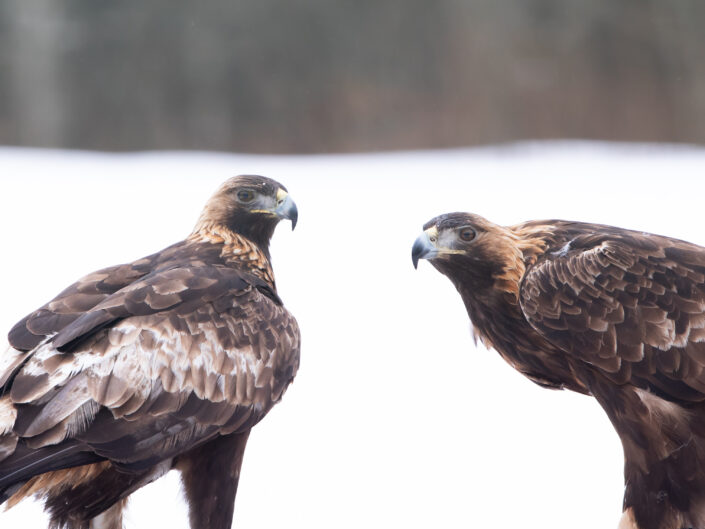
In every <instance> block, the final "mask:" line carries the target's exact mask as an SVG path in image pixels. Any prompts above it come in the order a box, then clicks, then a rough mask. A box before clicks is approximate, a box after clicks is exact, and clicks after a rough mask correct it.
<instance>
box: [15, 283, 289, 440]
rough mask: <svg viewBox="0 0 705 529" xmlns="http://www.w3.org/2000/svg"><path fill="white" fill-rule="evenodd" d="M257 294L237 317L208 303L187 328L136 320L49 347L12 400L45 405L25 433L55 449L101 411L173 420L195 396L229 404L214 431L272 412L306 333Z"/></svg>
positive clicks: (166, 320)
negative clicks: (69, 345)
mask: <svg viewBox="0 0 705 529" xmlns="http://www.w3.org/2000/svg"><path fill="white" fill-rule="evenodd" d="M249 296H251V297H252V298H254V299H250V300H248V301H250V302H251V301H254V303H245V304H243V306H241V307H239V309H238V311H236V312H235V314H236V316H233V315H232V314H229V313H227V312H225V313H223V312H219V311H217V310H215V308H214V307H213V306H212V305H210V304H207V305H204V306H202V307H200V308H199V309H197V311H196V312H194V313H193V314H190V315H189V316H188V318H187V320H186V322H183V321H182V320H179V319H178V318H179V316H178V315H176V314H175V313H170V312H165V313H158V314H153V315H147V316H133V317H131V318H128V319H126V320H123V321H121V322H118V323H117V324H115V325H114V326H113V327H112V328H111V329H109V330H102V331H99V332H98V333H96V334H95V335H93V336H91V337H90V338H89V339H87V340H86V342H85V343H83V344H81V345H80V346H79V348H78V349H77V350H76V351H74V352H72V353H62V352H59V351H57V350H56V349H55V348H53V346H52V345H51V344H50V343H47V344H44V345H43V346H40V347H39V348H38V349H37V350H36V351H35V354H34V355H33V356H32V358H30V360H29V361H28V362H27V364H26V365H25V366H24V367H23V368H22V370H21V371H20V373H19V374H18V376H17V377H16V379H15V381H14V383H13V388H12V392H11V394H10V395H11V398H12V401H13V402H15V403H20V402H22V403H30V402H31V403H33V404H42V405H43V408H42V410H41V411H40V412H39V413H38V414H37V416H36V417H34V418H33V419H32V420H31V422H30V423H29V424H25V425H24V426H23V428H22V430H23V431H22V432H20V433H21V434H22V435H23V436H27V437H31V438H32V439H31V441H30V442H31V444H32V445H33V446H42V445H46V444H53V443H56V442H60V441H61V440H62V439H64V438H66V437H67V436H73V435H76V434H78V433H81V432H82V431H85V428H86V427H87V426H88V425H89V424H90V422H91V421H92V420H93V418H94V417H95V414H96V413H97V411H98V405H101V406H105V407H107V408H110V409H111V411H112V412H113V415H114V416H115V417H126V418H128V419H130V416H131V415H132V414H139V413H143V412H145V411H148V412H149V414H150V415H159V414H162V413H170V412H174V411H176V409H178V408H180V407H181V406H182V405H183V404H184V403H185V401H186V400H187V398H188V395H189V394H191V393H193V394H194V395H195V396H196V397H198V398H199V399H201V400H202V401H209V402H211V403H213V404H216V403H224V404H226V407H225V408H223V409H222V410H221V411H218V412H217V413H216V412H214V413H216V415H215V416H213V420H214V421H216V422H215V423H211V424H225V423H226V422H227V421H228V420H229V419H230V417H232V416H233V414H234V413H236V412H238V410H240V411H239V412H238V413H242V409H243V408H245V407H249V408H250V409H251V410H252V411H253V412H254V414H255V415H258V414H260V413H261V412H262V411H265V412H266V411H267V410H268V409H269V408H270V407H271V406H272V405H273V404H274V403H275V402H277V401H278V400H279V399H280V398H281V395H282V393H283V391H284V389H285V387H286V386H287V384H288V382H289V381H290V380H289V379H287V380H281V377H279V378H277V376H276V373H278V372H286V373H291V376H292V377H293V373H294V372H295V370H296V367H297V366H298V348H299V347H298V328H297V327H296V324H295V321H294V320H293V318H291V316H290V315H289V314H288V312H286V310H285V309H284V308H283V307H281V306H279V305H276V304H275V303H272V302H270V301H269V300H268V299H267V298H265V297H264V296H263V295H262V294H261V293H259V292H258V291H256V290H251V291H249ZM273 322H276V323H277V324H279V328H277V327H275V326H274V325H275V323H273ZM288 366H293V367H290V368H289V370H288V371H287V370H286V369H284V368H285V367H288ZM292 369H293V371H292ZM160 395H164V396H165V397H166V395H172V396H170V397H168V398H161V397H160ZM155 403H156V404H155ZM247 416H249V414H248V415H247ZM243 417H244V418H247V417H246V416H243ZM243 420H244V419H243ZM229 427H232V425H229ZM184 435H186V434H184ZM189 435H190V434H189ZM28 441H29V440H28Z"/></svg>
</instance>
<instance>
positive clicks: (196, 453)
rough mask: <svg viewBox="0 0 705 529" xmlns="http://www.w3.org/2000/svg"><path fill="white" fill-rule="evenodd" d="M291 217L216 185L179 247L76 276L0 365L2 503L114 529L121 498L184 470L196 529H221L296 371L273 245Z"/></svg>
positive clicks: (293, 337)
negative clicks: (256, 442) (28, 502)
mask: <svg viewBox="0 0 705 529" xmlns="http://www.w3.org/2000/svg"><path fill="white" fill-rule="evenodd" d="M281 219H290V220H291V222H292V226H295V225H296V220H297V209H296V205H295V204H294V202H293V201H292V199H291V198H290V197H289V195H288V193H287V191H286V189H285V188H284V187H283V186H282V185H280V184H279V183H277V182H275V181H274V180H271V179H269V178H264V177H261V176H251V175H246V176H238V177H235V178H231V179H230V180H228V181H226V182H225V183H224V184H223V185H222V186H221V187H220V188H219V189H218V191H217V192H216V193H215V194H214V195H213V196H212V197H211V199H210V200H209V201H208V203H207V204H206V206H205V208H204V210H203V212H202V214H201V216H200V218H199V220H198V223H197V224H196V227H195V229H194V231H193V232H192V233H191V235H189V236H188V237H187V238H186V239H185V240H183V241H181V242H179V243H176V244H174V245H173V246H170V247H168V248H166V249H164V250H162V251H160V252H157V253H155V254H153V255H150V256H148V257H145V258H143V259H139V260H138V261H135V262H133V263H130V264H124V265H118V266H113V267H110V268H105V269H103V270H99V271H97V272H94V273H92V274H89V275H87V276H86V277H84V278H82V279H80V280H79V281H77V282H76V283H74V284H73V285H71V286H69V287H68V288H67V289H66V290H64V291H63V292H61V293H60V294H59V295H58V296H56V297H55V298H54V299H53V300H51V301H50V302H49V303H47V304H46V305H44V306H43V307H41V308H39V309H38V310H36V311H34V312H33V313H31V314H29V315H28V316H27V317H25V318H24V319H22V320H21V321H20V322H19V323H17V324H16V325H15V326H14V327H13V328H12V330H11V331H10V333H9V336H8V338H9V342H10V346H11V348H10V349H9V350H8V351H7V352H5V354H4V355H2V356H0V503H3V502H5V501H6V500H9V502H8V504H9V505H13V504H15V503H16V502H17V501H19V500H21V499H23V498H25V497H27V496H31V495H36V496H39V497H40V498H42V499H44V500H45V509H46V510H47V511H48V513H49V515H50V518H51V522H50V523H51V526H52V527H66V528H69V529H83V528H88V527H101V528H106V529H119V528H121V527H122V509H123V507H124V505H125V502H126V500H127V497H128V496H129V495H130V494H131V493H132V492H134V491H135V490H137V489H139V488H140V487H142V486H144V485H146V484H147V483H150V482H151V481H154V480H155V479H157V478H159V477H161V476H162V475H164V474H165V473H166V472H168V471H169V470H171V469H178V470H179V471H180V472H181V476H182V480H183V485H184V490H185V494H186V498H187V500H188V503H189V512H190V521H191V527H192V528H194V529H226V528H230V526H231V523H232V515H233V507H234V501H235V493H236V490H237V484H238V480H239V474H240V465H241V463H242V458H243V453H244V450H245V444H246V442H247V437H248V435H249V432H250V429H251V428H252V427H253V426H254V425H255V424H257V423H258V422H259V421H260V420H261V419H262V418H263V417H264V416H265V415H266V414H267V412H268V411H269V410H270V409H271V408H272V406H273V405H274V404H275V403H276V402H277V401H279V399H280V398H281V397H282V394H283V393H284V390H285V389H286V387H287V386H288V385H289V384H290V383H291V381H292V380H293V378H294V375H295V374H296V371H297V368H298V365H299V342H300V338H299V329H298V326H297V323H296V320H295V319H294V317H293V316H292V315H291V314H290V313H289V312H288V311H287V310H286V309H285V308H284V306H283V304H282V301H281V299H280V298H279V296H278V295H277V289H276V286H275V283H274V275H273V273H272V267H271V264H270V256H269V241H270V238H271V237H272V234H273V233H274V229H275V227H276V225H277V223H278V222H279V221H280V220H281Z"/></svg>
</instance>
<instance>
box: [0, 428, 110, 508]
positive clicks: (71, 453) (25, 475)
mask: <svg viewBox="0 0 705 529" xmlns="http://www.w3.org/2000/svg"><path fill="white" fill-rule="evenodd" d="M102 460H103V458H102V457H100V456H98V455H96V454H94V453H92V452H88V451H86V449H85V446H84V445H82V444H81V443H79V442H77V441H68V442H64V443H60V444H58V445H52V446H46V447H42V448H39V449H33V448H29V447H27V446H26V445H25V444H24V443H22V442H20V443H19V444H18V445H17V447H16V449H15V451H14V452H13V453H12V455H10V456H8V457H7V458H5V459H4V460H2V461H0V505H2V504H3V503H4V502H5V501H7V500H8V499H9V498H10V496H12V495H13V494H15V493H16V492H17V491H18V490H19V489H20V488H21V486H22V485H23V484H24V483H26V482H27V481H29V480H30V479H31V478H33V477H34V476H37V475H39V474H44V473H45V472H52V471H55V470H62V469H65V468H70V467H77V466H81V465H87V464H89V463H96V462H98V461H102Z"/></svg>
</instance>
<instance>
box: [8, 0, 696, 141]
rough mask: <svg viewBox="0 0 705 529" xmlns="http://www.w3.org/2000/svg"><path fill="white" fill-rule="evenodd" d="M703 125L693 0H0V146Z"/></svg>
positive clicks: (418, 137) (657, 132) (544, 134)
mask: <svg viewBox="0 0 705 529" xmlns="http://www.w3.org/2000/svg"><path fill="white" fill-rule="evenodd" d="M530 138H601V139H609V140H639V141H677V142H698V143H703V142H705V1H703V0H589V1H588V0H465V1H463V0H249V1H245V0H240V1H238V0H231V1H213V0H2V1H1V2H0V144H11V145H12V144H14V145H33V146H50V147H70V148H85V149H106V150H124V149H217V150H227V151H251V152H330V151H358V150H381V149H410V148H419V147H450V146H462V145H474V144H483V143H490V142H504V141H512V140H519V139H530Z"/></svg>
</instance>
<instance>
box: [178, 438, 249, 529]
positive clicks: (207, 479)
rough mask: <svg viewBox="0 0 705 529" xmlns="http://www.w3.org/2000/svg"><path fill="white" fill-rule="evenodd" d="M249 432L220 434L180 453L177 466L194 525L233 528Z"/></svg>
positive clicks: (195, 528)
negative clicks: (186, 451) (220, 435)
mask: <svg viewBox="0 0 705 529" xmlns="http://www.w3.org/2000/svg"><path fill="white" fill-rule="evenodd" d="M249 435H250V432H249V431H247V432H244V433H240V434H231V435H227V436H223V437H217V438H216V439H214V440H212V441H210V442H208V443H205V444H203V445H201V446H199V447H198V448H195V449H194V450H192V451H190V452H189V453H187V454H185V455H183V456H181V457H179V459H178V461H177V462H176V465H175V467H176V468H178V469H179V470H180V471H181V479H182V481H183V484H184V491H185V493H186V499H187V500H188V503H189V518H190V521H191V529H230V526H231V525H232V520H233V510H234V509H235V494H236V493H237V484H238V481H239V479H240V467H241V466H242V458H243V456H244V454H245V445H246V444H247V437H248V436H249Z"/></svg>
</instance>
